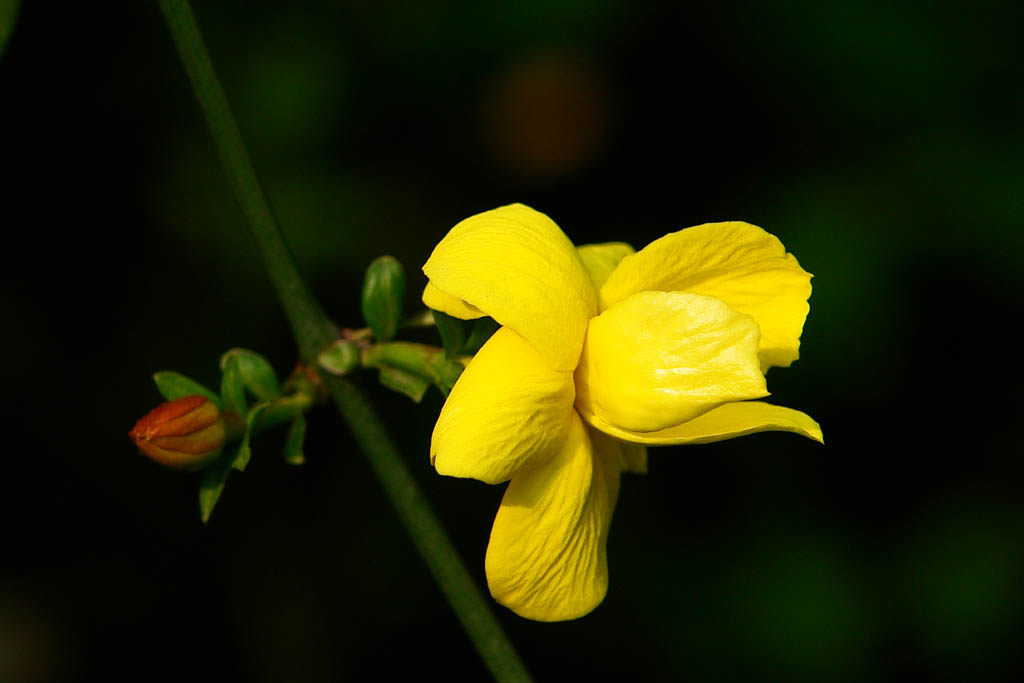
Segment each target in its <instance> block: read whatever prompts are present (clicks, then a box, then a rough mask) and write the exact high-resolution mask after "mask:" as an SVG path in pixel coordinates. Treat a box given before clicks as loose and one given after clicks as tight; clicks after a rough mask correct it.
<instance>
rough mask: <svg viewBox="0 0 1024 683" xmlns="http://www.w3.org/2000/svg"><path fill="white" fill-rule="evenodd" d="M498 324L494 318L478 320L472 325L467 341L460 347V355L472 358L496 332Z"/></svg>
mask: <svg viewBox="0 0 1024 683" xmlns="http://www.w3.org/2000/svg"><path fill="white" fill-rule="evenodd" d="M499 327H500V325H498V322H497V321H496V320H495V319H494V318H478V319H477V320H476V322H474V323H473V331H472V332H470V334H469V339H468V340H466V343H465V344H464V345H463V347H462V353H464V354H466V355H468V356H472V355H473V354H475V353H476V352H477V351H479V350H480V347H481V346H483V345H484V343H485V342H486V341H487V340H488V339H490V338H491V335H493V334H494V333H495V332H497V331H498V328H499Z"/></svg>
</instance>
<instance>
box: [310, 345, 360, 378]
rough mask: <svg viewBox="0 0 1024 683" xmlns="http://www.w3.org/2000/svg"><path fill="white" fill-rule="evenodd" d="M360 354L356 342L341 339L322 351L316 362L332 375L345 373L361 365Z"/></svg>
mask: <svg viewBox="0 0 1024 683" xmlns="http://www.w3.org/2000/svg"><path fill="white" fill-rule="evenodd" d="M359 356H360V354H359V349H358V348H356V345H355V344H353V343H351V342H347V341H344V340H341V339H339V340H338V341H336V342H333V343H331V344H330V345H328V347H327V348H326V349H324V350H323V351H321V352H320V355H319V356H317V357H316V362H317V364H318V365H319V366H320V367H322V368H323V369H324V370H326V371H327V372H329V373H331V374H332V375H344V374H346V373H349V372H351V371H352V370H355V369H356V368H358V367H359V361H360V359H359Z"/></svg>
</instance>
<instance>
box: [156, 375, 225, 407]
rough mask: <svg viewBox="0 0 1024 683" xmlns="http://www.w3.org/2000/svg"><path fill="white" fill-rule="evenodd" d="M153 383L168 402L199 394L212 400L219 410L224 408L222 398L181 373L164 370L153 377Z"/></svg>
mask: <svg viewBox="0 0 1024 683" xmlns="http://www.w3.org/2000/svg"><path fill="white" fill-rule="evenodd" d="M153 381H154V382H155V383H156V389H157V391H159V392H160V394H161V395H162V396H163V397H164V398H165V399H167V400H168V401H176V400H178V399H179V398H184V397H185V396H195V395H196V394H199V395H202V396H205V397H206V398H208V399H210V400H211V401H212V402H213V403H214V404H215V405H216V406H217V407H218V408H221V409H223V408H224V404H223V403H222V402H221V400H220V396H218V395H217V394H215V393H213V392H212V391H210V390H209V389H207V388H206V387H204V386H203V385H202V384H200V383H199V382H197V381H195V380H194V379H189V378H188V377H186V376H185V375H182V374H181V373H178V372H174V371H173V370H162V371H160V372H157V373H155V374H154V375H153Z"/></svg>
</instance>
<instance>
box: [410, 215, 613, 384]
mask: <svg viewBox="0 0 1024 683" xmlns="http://www.w3.org/2000/svg"><path fill="white" fill-rule="evenodd" d="M423 272H424V273H426V274H427V277H428V278H430V284H431V285H432V286H433V287H435V288H436V289H438V290H440V291H441V292H443V293H444V294H446V295H447V296H448V297H450V298H453V299H456V300H459V301H461V302H463V303H464V304H465V305H466V306H467V307H468V310H472V309H474V308H475V309H477V310H479V311H482V312H483V313H484V314H486V315H489V316H491V317H492V318H494V319H495V320H497V321H498V322H499V323H501V324H502V325H505V326H507V327H510V328H512V329H513V330H515V331H516V332H518V333H519V334H520V335H522V337H523V338H524V339H526V341H528V342H529V343H530V344H532V345H533V347H534V348H535V349H537V351H538V352H539V353H540V354H541V355H542V356H543V357H544V358H545V359H546V360H547V361H548V363H549V364H550V365H551V366H552V367H553V368H554V369H556V370H572V369H573V368H574V367H576V362H577V360H578V359H579V354H580V349H581V348H582V347H583V337H584V335H585V334H586V331H587V321H588V320H589V319H590V318H591V317H592V316H593V315H594V314H595V313H596V312H597V294H596V291H595V289H594V286H593V284H592V283H591V281H590V278H589V277H588V276H587V273H586V271H584V270H583V264H582V263H581V262H580V258H579V256H578V255H577V254H576V248H575V247H573V244H572V242H570V241H569V238H567V237H566V236H565V234H564V233H563V232H562V231H561V229H560V228H559V227H558V226H557V225H555V223H554V221H552V220H551V219H550V218H548V217H547V216H545V215H544V214H542V213H540V212H539V211H534V210H533V209H531V208H529V207H528V206H523V205H522V204H512V205H510V206H504V207H501V208H499V209H494V210H493V211H487V212H485V213H481V214H478V215H476V216H472V217H470V218H467V219H466V220H464V221H462V222H461V223H459V224H458V225H456V226H455V227H454V228H452V229H451V231H450V232H449V233H448V234H447V235H446V236H445V238H444V239H443V240H441V242H440V243H439V244H438V245H437V247H435V248H434V252H433V253H432V254H431V255H430V258H429V259H428V260H427V262H426V264H425V265H424V266H423ZM424 300H425V301H426V296H425V298H424ZM428 305H430V304H429V302H428ZM445 312H450V311H445ZM451 314H452V315H457V313H451ZM459 317H462V316H459Z"/></svg>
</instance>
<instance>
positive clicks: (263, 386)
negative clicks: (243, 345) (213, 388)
mask: <svg viewBox="0 0 1024 683" xmlns="http://www.w3.org/2000/svg"><path fill="white" fill-rule="evenodd" d="M230 358H234V359H235V360H236V361H237V363H238V375H239V377H241V378H242V385H243V386H244V387H245V388H246V389H247V390H248V391H249V393H250V394H252V395H253V396H254V397H256V398H257V399H258V400H260V401H269V400H271V399H274V398H277V397H278V396H280V395H281V385H280V383H279V382H278V381H277V374H276V373H275V372H274V368H273V366H271V365H270V362H269V361H268V360H267V359H266V358H264V357H263V356H261V355H260V354H258V353H256V352H255V351H250V350H249V349H229V350H228V351H227V353H225V354H224V355H223V356H221V357H220V369H221V371H222V372H223V371H224V370H225V368H226V367H227V363H228V359H230Z"/></svg>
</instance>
